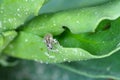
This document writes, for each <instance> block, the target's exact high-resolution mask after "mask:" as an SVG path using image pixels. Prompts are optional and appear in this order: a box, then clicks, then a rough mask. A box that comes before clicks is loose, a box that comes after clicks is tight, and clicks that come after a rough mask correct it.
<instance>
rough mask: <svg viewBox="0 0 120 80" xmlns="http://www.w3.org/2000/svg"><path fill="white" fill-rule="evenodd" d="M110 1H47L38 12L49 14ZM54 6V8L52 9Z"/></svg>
mask: <svg viewBox="0 0 120 80" xmlns="http://www.w3.org/2000/svg"><path fill="white" fill-rule="evenodd" d="M109 1H111V0H91V1H89V0H57V1H56V0H51V1H50V0H49V2H48V3H47V4H45V5H43V7H42V8H41V10H40V13H41V14H43V13H51V12H57V11H61V10H67V9H74V8H83V7H90V6H96V5H101V4H105V3H108V2H109ZM53 5H54V7H53Z"/></svg>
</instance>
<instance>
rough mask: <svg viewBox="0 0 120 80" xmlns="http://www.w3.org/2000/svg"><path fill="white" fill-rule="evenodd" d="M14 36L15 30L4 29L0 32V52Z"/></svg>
mask: <svg viewBox="0 0 120 80" xmlns="http://www.w3.org/2000/svg"><path fill="white" fill-rule="evenodd" d="M16 36H17V33H16V32H15V31H6V32H2V33H1V34H0V53H1V51H2V50H3V49H4V48H5V47H6V46H7V45H8V44H9V43H10V42H11V41H12V40H13V39H14V38H15V37H16Z"/></svg>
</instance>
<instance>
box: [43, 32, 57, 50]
mask: <svg viewBox="0 0 120 80" xmlns="http://www.w3.org/2000/svg"><path fill="white" fill-rule="evenodd" d="M44 40H45V43H46V45H47V47H48V49H49V50H52V49H53V44H55V43H57V40H56V39H53V36H52V34H47V35H46V36H45V37H44Z"/></svg>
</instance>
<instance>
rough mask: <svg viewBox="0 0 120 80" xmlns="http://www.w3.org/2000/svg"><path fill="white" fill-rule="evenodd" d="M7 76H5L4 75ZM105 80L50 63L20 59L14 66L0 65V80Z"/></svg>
mask: <svg viewBox="0 0 120 80" xmlns="http://www.w3.org/2000/svg"><path fill="white" fill-rule="evenodd" d="M5 75H6V76H7V77H6V76H5ZM74 79H77V80H106V79H93V78H88V77H85V76H81V75H76V74H75V73H72V72H70V71H67V70H65V69H61V68H59V67H57V66H55V65H51V64H40V63H37V62H34V61H25V60H24V61H23V60H20V61H19V64H17V65H16V66H14V67H0V80H74Z"/></svg>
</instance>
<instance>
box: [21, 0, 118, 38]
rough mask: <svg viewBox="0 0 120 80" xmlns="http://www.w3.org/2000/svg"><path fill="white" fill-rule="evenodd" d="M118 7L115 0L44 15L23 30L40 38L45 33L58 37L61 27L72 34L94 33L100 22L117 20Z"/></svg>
mask: <svg viewBox="0 0 120 80" xmlns="http://www.w3.org/2000/svg"><path fill="white" fill-rule="evenodd" d="M119 7H120V1H119V0H116V1H112V2H109V3H107V4H103V5H99V6H95V7H88V8H82V9H75V10H68V11H61V12H57V13H53V14H52V13H51V14H44V15H40V16H39V17H36V18H34V19H33V20H32V21H31V22H30V23H29V24H27V25H26V26H25V27H24V29H23V30H24V31H26V32H30V33H34V34H37V35H40V36H43V35H45V33H52V34H54V35H58V34H60V33H62V32H63V30H64V28H63V26H65V27H67V28H68V29H70V31H71V32H72V33H74V34H79V33H83V32H94V31H95V29H96V28H97V26H98V24H99V23H100V22H101V21H102V20H104V19H110V20H114V19H116V18H118V17H119V16H120V13H119Z"/></svg>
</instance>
